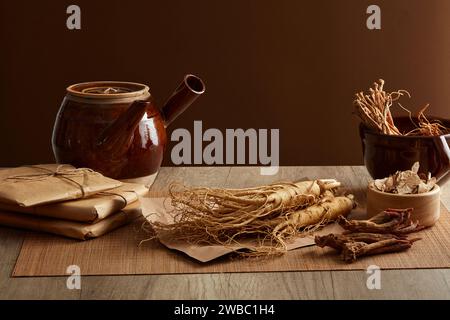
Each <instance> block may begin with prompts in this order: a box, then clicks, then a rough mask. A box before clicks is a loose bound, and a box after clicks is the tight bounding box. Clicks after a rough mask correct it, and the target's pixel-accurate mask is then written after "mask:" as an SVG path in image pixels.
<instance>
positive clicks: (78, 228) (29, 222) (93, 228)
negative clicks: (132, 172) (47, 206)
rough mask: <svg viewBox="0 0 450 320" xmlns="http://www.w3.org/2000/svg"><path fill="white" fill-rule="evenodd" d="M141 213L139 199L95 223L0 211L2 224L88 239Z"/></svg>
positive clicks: (121, 224) (125, 222)
mask: <svg viewBox="0 0 450 320" xmlns="http://www.w3.org/2000/svg"><path fill="white" fill-rule="evenodd" d="M141 215H142V212H141V207H140V204H139V201H136V202H134V203H132V204H130V205H128V206H127V207H126V208H124V209H122V210H121V211H119V212H117V213H115V214H113V215H111V216H109V217H107V218H105V219H103V220H101V221H99V222H96V223H93V224H91V223H82V222H75V221H68V220H60V219H53V218H45V217H39V216H32V215H29V214H23V213H14V212H8V211H0V225H3V226H7V227H13V228H21V229H28V230H34V231H42V232H48V233H53V234H57V235H61V236H65V237H69V238H75V239H80V240H88V239H92V238H97V237H100V236H102V235H104V234H106V233H108V232H110V231H113V230H115V229H117V228H119V227H121V226H123V225H125V224H127V223H129V222H131V221H133V220H134V219H136V218H138V217H140V216H141Z"/></svg>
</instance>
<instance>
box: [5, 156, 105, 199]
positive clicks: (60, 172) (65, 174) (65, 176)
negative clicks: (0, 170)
mask: <svg viewBox="0 0 450 320" xmlns="http://www.w3.org/2000/svg"><path fill="white" fill-rule="evenodd" d="M25 167H29V168H33V169H40V170H44V171H46V172H39V173H29V174H18V175H13V176H9V177H7V178H6V179H4V180H5V181H6V180H13V181H14V182H20V181H39V180H44V179H46V178H49V177H55V178H59V179H61V180H65V181H67V182H69V183H72V184H74V185H76V186H77V187H78V188H80V191H81V197H82V198H84V197H85V196H86V191H85V189H84V186H83V184H81V183H79V182H78V181H76V180H74V179H72V178H71V177H75V176H84V177H85V178H86V177H87V176H88V174H92V173H96V172H95V171H94V170H92V169H89V168H74V169H72V168H70V169H69V168H68V169H63V167H64V165H63V164H62V165H59V166H58V167H57V168H56V170H55V171H53V170H51V169H48V168H43V167H39V166H34V165H32V166H25Z"/></svg>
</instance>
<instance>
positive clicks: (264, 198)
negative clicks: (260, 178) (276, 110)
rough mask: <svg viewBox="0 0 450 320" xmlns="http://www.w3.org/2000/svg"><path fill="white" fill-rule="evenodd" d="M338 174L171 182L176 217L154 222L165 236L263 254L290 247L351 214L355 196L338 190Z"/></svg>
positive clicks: (155, 229)
mask: <svg viewBox="0 0 450 320" xmlns="http://www.w3.org/2000/svg"><path fill="white" fill-rule="evenodd" d="M339 186H340V183H339V182H338V181H336V180H334V179H321V180H315V181H302V182H296V183H276V184H272V185H267V186H261V187H256V188H246V189H223V188H189V187H185V186H181V187H180V186H179V185H173V186H171V188H170V198H171V204H172V206H173V208H174V210H173V212H172V213H171V214H172V218H173V222H171V223H161V222H150V225H151V227H152V228H153V230H154V231H155V233H156V234H157V235H158V237H160V238H163V237H164V238H169V239H171V240H175V241H186V242H189V243H194V244H216V245H217V244H219V245H240V244H242V241H243V240H245V241H248V239H252V240H255V241H256V242H258V243H259V245H258V246H257V247H256V248H255V252H257V253H261V254H263V255H266V254H270V253H284V252H286V250H287V249H286V242H288V241H290V240H292V238H294V237H296V236H302V235H306V234H308V233H310V232H311V230H314V229H316V228H318V227H320V226H323V225H324V224H325V223H327V222H328V221H331V220H335V219H336V218H337V217H339V216H341V215H345V216H346V215H347V214H348V213H349V212H350V211H351V210H352V209H353V208H354V206H355V202H354V200H353V197H352V196H335V193H334V189H335V188H337V187H339Z"/></svg>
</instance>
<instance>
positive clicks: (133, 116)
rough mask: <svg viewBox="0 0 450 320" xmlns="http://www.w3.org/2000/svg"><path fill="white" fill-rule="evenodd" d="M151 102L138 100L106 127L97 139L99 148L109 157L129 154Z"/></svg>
mask: <svg viewBox="0 0 450 320" xmlns="http://www.w3.org/2000/svg"><path fill="white" fill-rule="evenodd" d="M149 105H150V102H149V101H146V100H136V101H134V102H133V104H132V105H131V106H130V107H129V108H128V109H127V110H126V111H125V112H124V113H123V114H121V115H120V117H119V118H118V119H117V120H115V121H114V122H113V123H112V124H110V125H109V126H108V127H106V129H105V130H103V132H102V133H101V135H100V136H99V137H98V139H97V147H98V148H100V149H102V150H103V151H107V152H110V153H108V156H109V157H111V158H114V157H115V156H120V155H122V154H124V153H125V152H127V150H128V148H129V147H130V145H131V143H132V141H133V133H134V131H135V130H136V128H137V126H138V125H139V122H140V121H141V119H142V117H143V116H144V114H145V112H146V111H147V108H148V106H149Z"/></svg>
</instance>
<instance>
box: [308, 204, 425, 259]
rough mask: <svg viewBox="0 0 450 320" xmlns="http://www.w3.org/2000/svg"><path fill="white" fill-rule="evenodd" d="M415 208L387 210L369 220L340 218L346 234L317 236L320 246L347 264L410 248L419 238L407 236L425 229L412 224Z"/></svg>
mask: <svg viewBox="0 0 450 320" xmlns="http://www.w3.org/2000/svg"><path fill="white" fill-rule="evenodd" d="M411 212H412V209H411V208H408V209H386V210H385V211H383V212H381V213H379V214H378V215H376V216H374V217H372V218H371V219H369V220H347V219H346V218H344V217H340V218H338V223H339V224H340V225H341V226H342V227H343V228H344V229H345V230H346V231H344V233H343V234H328V235H326V236H316V237H315V242H316V244H317V245H318V246H319V247H322V248H323V247H331V248H333V249H335V250H336V251H337V252H339V253H340V254H341V258H342V260H344V261H347V262H353V261H355V260H356V259H357V258H359V257H362V256H368V255H375V254H381V253H387V252H397V251H403V250H406V249H409V248H410V247H411V246H412V244H413V243H414V242H415V241H417V240H420V238H413V239H408V238H407V237H406V234H409V233H413V232H417V231H419V230H422V229H423V228H424V227H423V226H420V225H419V224H418V223H417V222H413V221H411Z"/></svg>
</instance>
